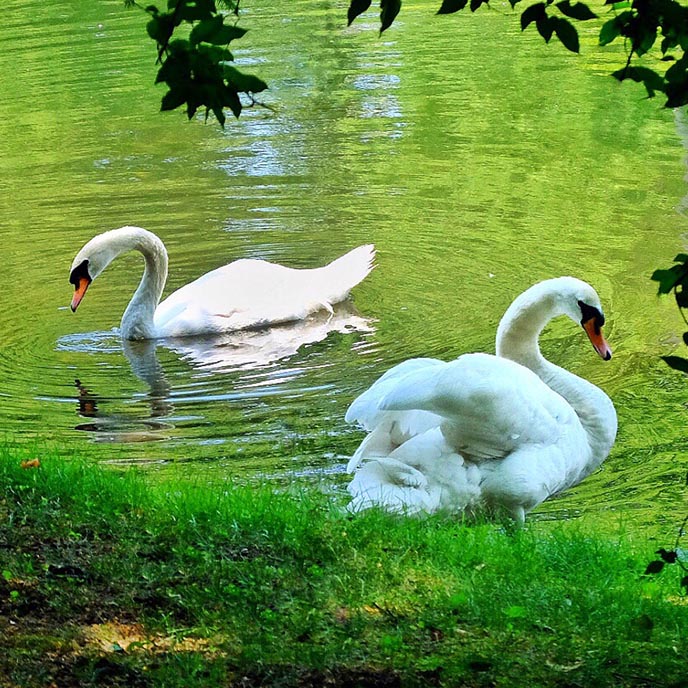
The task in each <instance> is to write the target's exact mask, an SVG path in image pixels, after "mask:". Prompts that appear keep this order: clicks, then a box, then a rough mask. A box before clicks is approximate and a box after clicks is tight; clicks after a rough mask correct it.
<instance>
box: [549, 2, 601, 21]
mask: <svg viewBox="0 0 688 688" xmlns="http://www.w3.org/2000/svg"><path fill="white" fill-rule="evenodd" d="M556 7H557V9H558V10H559V11H560V12H561V13H562V14H564V15H566V16H567V17H571V19H578V20H579V21H587V20H588V19H597V15H596V14H595V13H594V12H593V11H592V10H591V9H590V8H589V7H588V6H587V5H586V4H585V3H584V2H575V3H574V4H573V5H572V4H571V2H570V0H561V2H558V3H557V4H556Z"/></svg>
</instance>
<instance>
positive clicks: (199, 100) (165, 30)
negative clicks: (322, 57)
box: [145, 0, 267, 126]
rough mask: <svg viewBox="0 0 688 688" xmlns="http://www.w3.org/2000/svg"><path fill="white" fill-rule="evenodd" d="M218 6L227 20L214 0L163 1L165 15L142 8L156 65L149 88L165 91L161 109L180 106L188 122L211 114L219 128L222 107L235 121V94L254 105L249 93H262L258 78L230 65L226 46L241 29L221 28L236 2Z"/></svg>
mask: <svg viewBox="0 0 688 688" xmlns="http://www.w3.org/2000/svg"><path fill="white" fill-rule="evenodd" d="M222 4H223V6H225V7H227V8H228V9H229V11H230V15H227V14H224V13H222V12H220V11H219V10H218V6H217V4H216V2H215V0H168V1H167V8H166V9H165V10H160V9H159V8H158V7H156V6H155V5H149V6H147V7H146V8H145V12H146V13H148V15H150V19H149V21H148V24H147V25H146V30H147V32H148V35H149V36H150V38H152V39H153V40H154V41H155V42H156V45H157V50H158V63H159V64H160V69H159V70H158V74H157V77H156V79H155V83H156V84H159V83H164V84H166V85H167V88H168V90H167V92H166V93H165V95H164V96H163V98H162V104H161V108H160V109H161V110H174V109H176V108H178V107H182V106H185V107H186V114H187V116H188V117H189V119H191V118H192V117H193V116H194V115H195V114H196V112H197V111H198V110H199V109H201V108H204V109H205V116H206V118H207V117H208V114H209V113H210V112H212V113H213V114H214V115H215V117H216V118H217V120H218V122H219V123H220V124H221V125H222V126H224V123H225V119H226V118H225V114H224V110H225V108H228V109H229V110H230V111H231V112H232V113H233V114H234V116H235V117H239V115H240V114H241V111H242V109H243V107H244V106H243V104H242V101H241V99H240V97H239V94H240V93H244V94H247V95H248V96H249V98H250V99H251V102H252V103H255V102H256V101H255V100H254V99H253V94H254V93H259V92H261V91H263V90H265V89H266V88H267V84H266V83H265V82H264V81H263V80H262V79H260V78H258V77H257V76H253V75H250V74H244V73H243V72H241V71H240V70H238V69H237V68H236V67H234V66H233V65H231V64H230V63H231V62H232V61H233V60H234V58H233V56H232V53H231V52H230V50H229V44H230V43H231V42H232V41H234V40H236V39H239V38H241V37H242V36H243V35H244V34H245V33H246V29H242V28H240V27H239V26H237V25H236V23H227V18H228V16H231V15H234V17H236V16H237V15H238V11H239V4H238V0H225V1H224V2H223V3H222ZM180 27H185V28H187V29H189V31H188V34H187V35H186V36H185V37H181V36H180V34H181V31H180Z"/></svg>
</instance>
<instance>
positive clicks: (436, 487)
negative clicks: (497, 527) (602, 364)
mask: <svg viewBox="0 0 688 688" xmlns="http://www.w3.org/2000/svg"><path fill="white" fill-rule="evenodd" d="M559 315H567V316H569V317H570V318H571V319H572V320H573V321H574V322H576V323H577V324H578V323H580V324H581V325H582V326H583V329H584V330H585V332H586V334H587V335H588V337H589V339H590V341H591V342H592V344H593V347H594V348H595V351H597V353H598V354H599V355H600V357H601V358H603V359H604V360H609V359H610V358H611V350H610V348H609V346H608V345H607V342H606V341H605V339H604V337H603V336H602V329H601V328H602V326H603V325H604V315H603V313H602V307H601V305H600V300H599V297H598V295H597V293H596V292H595V290H594V289H593V288H592V287H591V286H590V285H588V284H586V283H585V282H582V281H581V280H578V279H575V278H573V277H559V278H555V279H550V280H546V281H544V282H540V283H538V284H536V285H534V286H533V287H531V288H530V289H528V290H527V291H525V292H524V293H523V294H521V295H520V296H519V297H518V298H517V299H516V300H515V301H514V302H513V303H512V304H511V306H510V307H509V308H508V309H507V311H506V313H505V315H504V317H503V318H502V320H501V322H500V324H499V327H498V329H497V355H496V356H492V355H488V354H481V353H476V354H465V355H463V356H460V357H459V358H457V359H456V360H454V361H451V362H448V363H447V362H444V361H439V360H435V359H429V358H420V359H410V360H408V361H404V362H403V363H400V364H399V365H397V366H395V367H394V368H392V369H390V370H389V371H387V373H385V374H384V375H383V376H382V377H381V378H380V379H379V380H377V381H376V382H375V383H374V384H373V385H372V386H371V387H370V388H369V389H368V390H367V391H365V392H364V393H363V394H361V395H360V396H359V397H358V398H357V399H356V400H355V401H354V402H353V404H352V405H351V407H350V408H349V410H348V412H347V414H346V420H347V421H349V422H358V423H359V424H360V425H362V426H363V428H364V429H366V430H367V431H368V433H369V434H368V435H367V436H366V438H365V439H364V440H363V442H362V443H361V445H360V446H359V448H358V449H357V451H356V453H355V454H354V456H353V457H352V459H351V461H350V462H349V466H348V470H349V471H350V472H353V471H356V473H355V476H354V478H353V480H352V481H351V483H350V484H349V492H350V493H351V495H352V498H353V499H352V502H351V504H350V505H349V508H350V509H351V510H352V511H358V510H361V509H365V508H369V507H372V506H379V507H382V508H384V509H387V510H389V511H395V512H403V513H421V512H426V513H432V512H435V511H450V512H459V513H472V512H474V511H476V510H481V509H485V508H486V509H488V510H491V511H494V510H496V511H505V512H506V513H508V514H509V515H511V516H512V517H513V518H514V520H516V521H517V522H518V523H522V522H523V521H524V519H525V514H526V513H527V512H528V511H530V510H531V509H533V508H535V507H536V506H537V505H538V504H540V503H541V502H543V501H544V500H545V499H547V498H548V497H550V496H552V495H555V494H557V493H559V492H561V491H562V490H565V489H567V488H569V487H571V486H573V485H575V484H577V483H578V482H580V481H581V480H582V479H583V478H585V477H586V476H587V475H589V474H590V473H591V472H592V471H593V470H595V468H597V467H598V466H599V465H600V464H601V463H602V461H603V460H604V459H605V458H606V457H607V455H608V454H609V451H610V450H611V448H612V446H613V444H614V440H615V437H616V428H617V420H616V412H615V410H614V406H613V404H612V402H611V400H610V399H609V397H608V396H607V395H606V394H605V393H604V392H603V391H602V390H601V389H599V388H598V387H596V386H595V385H593V384H591V383H590V382H588V381H586V380H584V379H582V378H580V377H578V376H577V375H574V374H573V373H571V372H569V371H567V370H564V369H563V368H560V367H558V366H556V365H554V364H553V363H550V362H549V361H547V359H545V358H544V356H542V354H541V353H540V349H539V346H538V338H539V335H540V332H541V331H542V329H543V327H544V326H545V325H546V324H547V323H548V322H549V321H550V320H551V319H552V318H555V317H557V316H559Z"/></svg>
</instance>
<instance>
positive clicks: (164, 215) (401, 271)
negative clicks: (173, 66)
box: [0, 0, 688, 532]
mask: <svg viewBox="0 0 688 688" xmlns="http://www.w3.org/2000/svg"><path fill="white" fill-rule="evenodd" d="M266 5H269V6H268V7H266ZM435 5H439V2H437V3H434V4H433V3H427V2H424V3H421V2H407V3H404V7H403V10H402V13H401V15H400V17H399V20H398V21H397V23H396V24H395V25H394V26H393V27H392V28H391V29H390V30H389V31H387V32H386V33H385V34H384V35H383V36H382V37H380V36H379V35H378V31H377V26H378V25H377V16H376V13H375V12H370V13H367V14H366V15H364V16H363V17H361V18H359V20H357V21H356V23H355V24H354V26H352V27H350V28H346V26H345V24H346V21H345V18H346V6H347V3H346V2H326V1H311V2H306V1H305V0H300V1H299V0H297V1H294V0H290V1H289V2H287V1H286V0H280V1H277V2H272V3H259V2H254V3H250V2H249V3H245V7H244V5H243V4H242V8H243V9H242V14H241V22H240V25H242V26H243V27H245V28H248V29H249V33H248V34H247V35H246V36H245V37H244V38H243V39H241V41H237V42H236V43H234V44H233V52H234V55H235V57H236V60H237V63H238V65H239V66H241V67H242V68H244V69H245V71H248V72H253V73H255V74H258V75H259V76H261V77H262V78H264V79H265V80H266V81H267V82H268V83H269V84H270V90H269V91H267V92H266V93H265V94H262V95H263V100H264V101H265V102H266V103H267V104H269V105H270V106H271V107H272V108H273V110H268V109H263V108H252V109H248V110H246V111H245V112H244V114H243V115H242V117H241V119H240V120H239V121H238V122H236V121H228V124H227V127H226V129H225V130H224V131H223V130H221V129H220V128H219V127H218V126H217V125H216V123H215V122H214V121H209V122H208V123H207V124H205V125H204V124H203V122H202V118H200V119H199V120H198V121H194V122H191V123H188V122H187V121H186V119H185V116H184V115H183V114H182V113H178V112H174V113H165V114H160V113H158V108H159V101H160V98H161V96H162V93H163V90H162V89H161V88H155V87H154V86H153V80H154V77H155V73H156V67H155V65H154V58H155V55H154V46H153V45H152V42H151V41H150V40H148V38H147V37H146V35H145V22H146V17H145V15H144V14H143V13H142V12H141V11H139V10H136V9H125V8H124V6H123V2H121V0H112V1H104V0H94V1H93V2H75V1H74V0H72V1H68V0H56V1H55V2H51V3H42V2H41V3H39V2H37V0H22V1H21V2H20V1H19V0H8V1H7V2H5V3H4V6H3V8H4V14H3V18H4V21H3V22H2V24H0V44H1V45H2V50H0V74H1V76H0V79H1V80H2V86H3V88H2V92H3V96H4V97H3V98H2V99H0V142H1V143H0V146H1V149H0V150H1V152H2V155H0V232H1V235H0V236H1V240H2V248H1V249H0V255H1V258H0V265H1V268H2V269H1V271H0V274H1V275H2V277H1V279H2V291H1V292H0V332H1V333H2V334H1V335H0V376H1V378H0V379H2V386H1V387H0V433H2V435H4V436H5V437H6V438H7V439H9V440H11V441H16V442H19V443H21V444H27V445H31V444H33V443H36V442H38V443H39V444H41V443H50V444H52V445H53V446H55V445H56V446H58V447H60V448H61V449H64V451H65V452H74V453H77V454H80V455H83V456H89V457H94V458H96V459H99V460H103V461H113V462H117V463H129V462H134V463H139V464H141V465H142V466H143V465H145V466H146V467H147V468H148V469H149V470H150V471H153V472H155V475H159V476H161V477H165V476H168V475H179V476H193V477H194V479H201V480H206V479H207V480H214V479H223V478H225V477H235V478H237V477H238V478H245V477H247V478H251V477H255V476H260V477H268V478H270V479H275V480H278V481H280V482H285V481H291V482H293V483H294V484H299V482H303V483H308V482H312V481H314V480H318V481H323V482H324V484H325V485H326V486H331V487H333V488H335V489H342V487H343V485H344V484H345V483H346V480H347V478H346V476H345V475H344V472H343V471H344V465H345V463H346V460H347V457H348V456H349V455H350V454H351V452H352V451H353V450H354V449H355V447H356V445H357V443H358V442H359V441H360V439H361V437H362V433H361V432H360V431H359V430H357V429H356V428H353V427H349V426H347V425H345V423H344V420H343V418H344V413H345V411H346V408H347V406H348V404H349V403H350V402H351V401H352V399H353V398H354V397H355V396H356V395H357V394H358V393H360V392H361V391H362V390H364V389H365V388H366V387H367V386H368V385H369V384H370V383H371V382H372V381H373V380H374V379H375V378H376V377H378V376H379V375H380V374H381V373H382V372H383V371H384V370H386V369H387V368H389V367H390V366H392V365H393V364H395V363H398V362H399V361H401V360H403V359H405V358H408V357H411V356H436V357H443V358H449V357H454V356H457V355H459V354H461V353H464V352H467V351H493V350H494V335H495V331H496V327H497V323H498V322H499V319H500V317H501V315H502V313H503V312H504V310H505V308H506V307H507V306H508V304H509V303H510V302H511V300H512V299H513V298H514V297H515V296H516V295H517V294H518V293H520V292H521V291H522V290H523V289H525V288H526V287H527V286H529V285H530V284H532V283H533V282H535V281H538V280H540V279H544V278H547V277H552V276H557V275H562V274H572V275H576V276H578V277H581V278H583V279H585V280H587V281H589V282H590V283H591V284H593V285H594V286H595V287H596V288H597V290H598V291H599V293H600V296H601V298H602V301H603V304H604V306H605V310H606V315H607V320H608V325H607V328H606V334H607V336H608V340H609V342H610V345H611V346H612V348H613V350H614V354H615V355H614V358H613V359H612V361H611V362H609V363H605V362H603V361H601V360H599V359H598V358H597V357H596V356H595V354H594V352H593V351H592V349H591V347H590V345H589V343H588V342H587V340H586V339H585V336H584V334H583V333H582V332H581V331H580V329H576V328H575V327H574V326H573V325H572V324H571V323H570V322H568V321H562V322H556V323H553V324H552V325H551V326H550V327H549V328H548V329H547V330H546V332H545V333H544V335H543V339H542V349H543V351H544V353H545V354H546V355H547V356H548V357H549V358H551V359H552V360H553V361H554V362H556V363H558V364H560V365H563V366H564V367H566V368H569V369H570V370H572V371H574V372H576V373H578V374H580V375H582V376H584V377H586V378H588V379H589V380H591V381H593V382H594V383H595V384H597V385H599V386H600V387H602V388H603V389H605V390H606V391H607V392H608V394H609V395H610V396H611V398H612V399H613V401H614V403H615V405H616V408H617V411H618V415H619V435H618V439H617V443H616V446H615V448H614V449H613V451H612V454H611V456H610V457H609V459H608V460H607V461H606V462H605V464H604V466H603V468H602V470H600V471H599V472H597V473H596V474H595V475H593V476H591V477H589V478H588V479H587V480H586V481H585V482H584V483H583V484H582V485H580V486H578V487H577V488H575V489H573V490H571V491H569V492H568V493H567V494H566V495H564V496H562V497H560V498H558V499H556V500H553V501H551V502H548V503H546V504H545V505H543V506H542V507H540V509H539V512H540V513H541V514H543V517H544V516H548V517H551V516H571V515H577V514H580V513H583V512H585V513H588V514H592V515H593V516H594V517H599V518H600V519H601V520H602V521H605V520H606V521H610V520H614V519H615V520H617V521H618V519H619V518H621V519H625V520H626V521H627V522H628V523H631V524H641V523H642V524H644V525H646V526H648V527H652V528H658V529H660V531H662V532H665V531H666V532H673V531H672V527H673V525H674V524H675V523H678V522H680V517H681V515H682V513H683V511H684V510H685V508H686V488H685V475H686V471H687V470H688V459H687V458H686V451H685V450H686V445H687V444H688V441H687V440H686V437H685V427H686V418H687V417H688V416H687V414H688V410H687V409H686V399H687V395H686V389H687V388H686V385H687V384H688V383H687V382H686V380H685V378H684V377H683V376H682V375H680V374H678V373H675V372H673V371H671V370H670V369H669V368H667V367H666V365H664V364H663V363H662V362H661V361H660V360H659V356H660V355H663V354H669V353H672V352H673V351H674V350H675V349H677V348H678V347H679V346H681V344H680V335H681V333H682V331H683V328H684V324H683V321H682V320H681V319H680V316H679V314H678V313H677V311H676V308H675V306H674V305H673V304H672V302H670V301H669V300H668V299H664V300H660V299H658V298H657V296H656V294H655V291H656V290H655V285H654V283H652V282H650V280H649V276H650V274H651V273H652V271H653V269H655V268H656V267H659V266H665V265H668V264H669V263H670V261H671V259H672V258H673V256H674V255H675V254H676V253H677V252H679V251H680V250H684V244H685V243H686V240H685V238H684V236H683V234H684V232H685V231H686V218H685V213H684V208H685V203H686V201H685V198H686V194H687V193H688V188H687V187H686V181H685V179H684V176H685V173H686V167H685V162H684V156H685V147H684V146H685V145H687V144H686V142H687V141H688V123H687V122H688V117H686V116H685V113H680V112H672V111H668V110H664V109H663V108H662V107H661V102H660V100H659V99H655V100H647V99H646V98H645V97H644V92H643V91H642V88H641V87H640V86H637V85H631V84H623V85H620V84H617V83H616V82H615V81H614V80H613V79H612V78H611V77H609V73H610V72H611V71H613V69H615V68H616V67H617V66H618V65H619V64H621V62H620V61H622V60H623V55H622V54H621V52H620V51H618V50H614V49H607V50H600V49H599V48H597V46H596V44H595V43H596V38H595V35H594V31H591V33H590V34H589V35H583V36H582V55H580V56H574V55H571V54H569V53H567V51H565V50H564V49H563V48H562V47H561V46H560V45H559V44H556V43H555V42H554V41H553V42H552V44H551V45H545V44H544V43H543V42H542V40H541V39H540V38H539V36H537V35H536V34H535V32H534V31H530V30H529V31H526V32H525V34H521V32H520V29H519V22H518V19H517V17H516V16H514V14H513V13H512V12H511V11H510V10H509V6H508V4H506V3H505V4H504V6H501V5H500V6H496V7H495V9H494V10H493V11H488V10H486V9H485V8H482V9H481V10H480V11H478V12H477V13H476V14H474V15H472V14H470V13H468V12H466V13H460V14H459V15H454V16H450V17H437V16H435V15H434V11H435V9H436V7H435ZM124 224H136V225H141V226H143V227H146V228H147V229H150V230H152V231H154V232H156V233H157V234H158V235H159V236H160V237H161V238H162V239H163V241H164V242H165V244H166V245H167V248H168V250H169V253H170V276H169V280H168V287H167V289H166V293H169V292H170V291H171V290H172V289H174V288H177V287H179V286H181V285H183V284H185V283H186V282H188V281H190V280H192V279H194V278H195V277H197V276H198V275H200V274H202V273H204V272H206V271H208V270H211V269H213V268H215V267H218V266H219V265H221V264H223V263H225V262H229V261H230V260H233V259H236V258H242V257H261V258H267V259H270V260H275V261H279V262H282V263H284V264H287V265H290V266H294V267H314V266H317V265H320V264H323V263H325V262H327V261H329V260H331V259H333V258H335V257H336V256H338V255H339V254H341V253H343V252H344V251H346V250H347V249H349V248H351V247H354V246H356V245H359V244H362V243H368V242H374V243H375V244H376V246H377V248H378V266H377V268H376V269H375V271H374V272H373V273H372V274H371V276H370V277H369V278H368V279H367V280H366V281H365V282H364V283H363V284H361V285H360V286H359V287H358V288H357V289H356V290H355V292H354V295H353V306H352V308H355V312H353V313H352V312H344V313H340V314H338V317H340V318H341V321H340V324H341V327H340V328H339V330H340V331H331V332H329V334H328V332H327V328H328V327H329V328H330V329H333V327H332V325H333V323H332V322H330V323H329V324H328V323H326V322H325V321H324V320H322V321H319V322H315V323H311V324H310V325H309V327H308V328H305V329H304V328H280V329H279V330H278V331H275V332H273V333H252V334H250V335H245V336H237V337H233V338H229V339H227V340H226V341H223V342H220V343H218V342H212V341H194V342H168V343H164V342H161V343H158V344H157V346H156V345H155V344H151V345H147V346H146V345H131V346H127V347H123V345H122V342H121V340H120V338H119V336H118V332H117V327H118V325H119V320H120V317H121V314H122V312H123V310H124V308H125V306H126V304H127V302H128V300H129V298H130V296H131V294H132V293H133V290H134V288H135V286H136V283H137V282H138V279H139V275H140V271H141V269H142V264H141V260H140V258H139V257H137V256H128V257H125V258H122V259H120V260H118V261H117V263H115V264H114V265H113V266H111V267H110V268H109V269H108V271H107V272H106V273H105V274H104V275H103V276H102V277H101V278H99V280H98V282H97V283H96V284H94V285H93V287H92V288H91V289H90V290H89V293H88V296H87V298H86V299H85V300H84V302H83V304H82V306H81V307H80V309H79V312H78V314H76V315H74V314H72V313H71V312H70V311H69V309H68V304H69V301H70V299H71V291H72V287H71V285H70V284H69V283H68V275H69V268H70V265H71V261H72V258H73V256H74V255H75V253H76V251H77V250H78V249H79V248H80V247H81V245H82V244H83V243H84V242H85V241H86V240H88V239H89V238H90V237H91V236H93V235H94V234H96V233H99V232H102V231H104V230H107V229H111V228H113V227H118V226H120V225H124ZM335 324H336V323H335ZM220 344H221V345H220ZM77 381H78V383H77Z"/></svg>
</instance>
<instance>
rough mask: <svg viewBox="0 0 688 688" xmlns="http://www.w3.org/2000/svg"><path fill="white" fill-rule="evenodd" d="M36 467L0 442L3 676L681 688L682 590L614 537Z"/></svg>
mask: <svg viewBox="0 0 688 688" xmlns="http://www.w3.org/2000/svg"><path fill="white" fill-rule="evenodd" d="M24 458H26V457H24ZM37 458H38V460H34V461H31V462H27V461H25V462H24V463H23V465H22V461H21V459H22V456H20V455H19V454H18V453H17V452H16V451H14V450H12V449H10V448H4V449H1V450H0V480H1V481H2V484H3V496H2V498H1V501H0V571H1V576H0V625H1V626H2V628H3V632H2V634H1V635H0V685H2V686H22V687H25V688H31V687H33V686H49V685H57V686H60V688H65V687H69V686H110V685H112V686H119V685H121V686H128V687H136V686H165V687H166V688H169V687H171V686H191V685H193V686H195V687H199V686H259V685H270V686H277V685H280V686H337V685H342V686H345V685H346V686H415V685H423V686H428V685H429V686H432V685H437V686H441V685H447V686H459V685H465V686H488V685H490V686H493V685H498V686H499V685H501V686H510V687H513V686H535V685H538V686H540V685H562V686H563V685H566V686H591V685H595V686H612V685H613V686H649V685H662V686H669V685H673V686H685V685H688V683H687V680H686V673H685V658H686V652H687V650H688V647H687V642H688V641H687V640H686V636H685V632H684V629H685V626H686V615H687V608H686V605H685V602H686V598H685V597H683V596H681V594H680V587H679V586H677V584H676V580H675V578H673V577H672V576H663V575H660V576H645V575H644V571H645V566H646V563H647V559H648V557H649V556H650V553H651V552H652V549H654V548H652V547H651V546H648V545H647V544H643V545H642V546H640V547H636V546H635V545H634V544H633V542H632V541H630V540H628V539H627V538H626V537H625V536H623V535H617V536H615V537H614V538H612V537H611V536H605V537H599V536H592V535H590V534H589V533H586V532H585V531H584V529H583V528H582V527H581V526H579V525H577V524H576V523H575V522H566V523H551V522H537V521H535V522H532V523H529V524H528V526H527V527H526V528H525V529H524V530H521V531H519V532H516V533H508V532H506V531H505V530H504V529H503V528H501V527H499V526H495V525H489V524H483V525H480V524H478V525H472V526H469V525H465V524H462V523H460V522H457V521H455V520H450V519H444V518H440V517H433V518H429V519H426V520H415V519H398V518H394V517H393V516H389V515H384V514H382V513H378V512H376V511H371V512H368V513H364V514H361V515H358V516H356V517H355V518H352V517H350V516H349V515H348V514H347V513H346V512H345V511H344V510H343V509H342V508H341V503H340V502H339V501H338V498H337V496H334V497H333V496H332V495H329V496H328V495H325V494H322V493H320V492H318V491H316V490H312V489H311V490H310V491H307V492H299V493H291V492H289V491H285V492H283V493H276V492H275V491H274V489H271V488H269V487H267V486H253V487H252V486H246V485H244V486H233V485H231V484H229V483H227V484H225V485H214V486H210V487H208V486H202V487H201V486H194V485H184V486H182V485H179V484H171V483H164V482H163V483H158V484H155V483H153V484H151V483H150V482H149V481H145V480H144V479H142V478H141V477H140V476H137V474H135V473H133V472H117V471H113V470H108V469H105V468H102V467H100V466H97V465H95V464H91V463H89V462H86V461H80V460H76V459H64V458H62V457H60V456H58V455H54V454H53V455H50V454H47V455H39V456H38V457H37ZM342 503H343V500H342Z"/></svg>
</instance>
